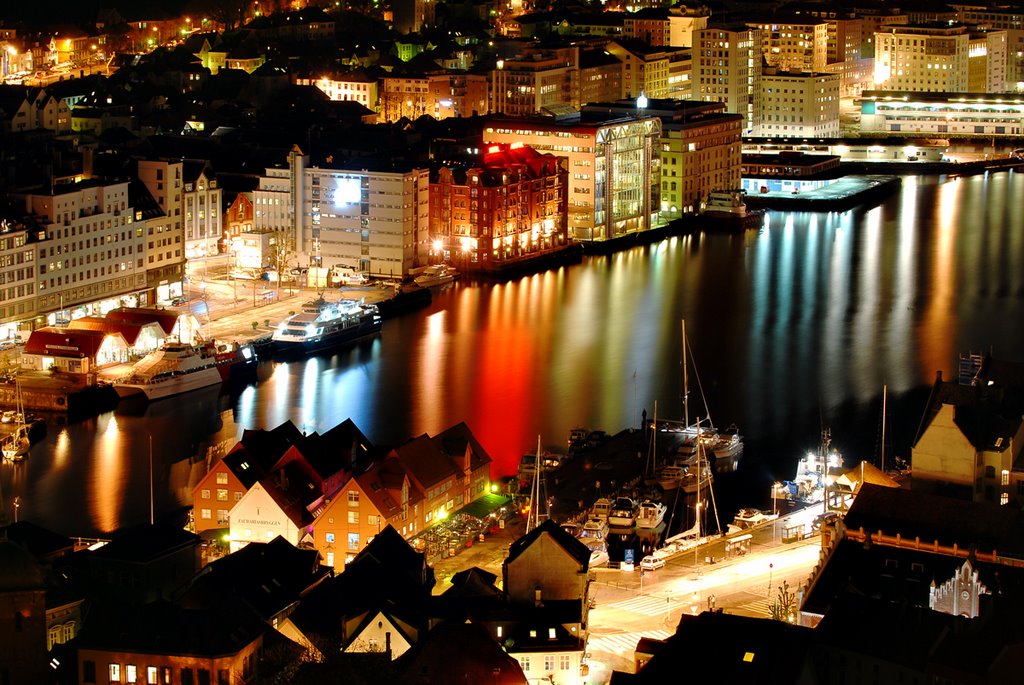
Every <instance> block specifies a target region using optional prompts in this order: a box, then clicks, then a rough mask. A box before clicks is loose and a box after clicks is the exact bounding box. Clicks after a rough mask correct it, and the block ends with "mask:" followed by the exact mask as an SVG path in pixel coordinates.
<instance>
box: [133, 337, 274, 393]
mask: <svg viewBox="0 0 1024 685" xmlns="http://www.w3.org/2000/svg"><path fill="white" fill-rule="evenodd" d="M239 364H243V365H247V366H248V365H252V366H255V364H256V353H255V352H254V351H253V349H252V347H251V346H249V345H242V346H228V345H218V344H216V343H213V342H211V343H207V344H205V345H199V346H196V345H189V344H187V343H182V342H168V343H165V344H164V346H163V347H161V348H160V349H158V350H156V351H154V352H151V353H150V354H148V355H146V356H145V357H143V358H142V359H141V360H140V361H139V362H137V363H136V364H135V366H134V367H132V371H131V373H130V374H129V375H128V376H126V377H124V378H122V379H120V380H118V381H116V382H115V383H114V389H115V390H116V391H117V394H118V396H120V397H128V396H131V395H137V394H139V393H142V394H144V395H145V396H146V398H147V399H149V400H160V399H163V398H165V397H172V396H174V395H180V394H181V393H183V392H188V391H189V390H198V389H199V388H206V387H209V386H211V385H217V384H218V383H223V382H224V381H226V380H228V379H229V378H230V377H231V375H232V367H234V366H236V365H239Z"/></svg>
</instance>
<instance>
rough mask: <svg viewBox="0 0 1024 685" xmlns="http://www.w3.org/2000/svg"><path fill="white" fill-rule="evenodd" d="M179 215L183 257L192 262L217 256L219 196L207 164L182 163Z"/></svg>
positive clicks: (220, 227)
mask: <svg viewBox="0 0 1024 685" xmlns="http://www.w3.org/2000/svg"><path fill="white" fill-rule="evenodd" d="M182 184H183V187H182V195H181V204H182V213H183V215H184V228H185V257H186V258H187V259H196V258H201V257H211V256H213V255H216V254H219V247H218V246H219V243H220V239H221V236H222V235H223V234H224V228H223V217H222V216H221V203H222V202H223V195H222V192H221V189H220V188H219V187H218V186H217V179H216V177H215V176H214V175H213V170H212V169H211V168H210V166H209V164H208V163H207V162H205V161H201V160H185V162H184V164H183V165H182Z"/></svg>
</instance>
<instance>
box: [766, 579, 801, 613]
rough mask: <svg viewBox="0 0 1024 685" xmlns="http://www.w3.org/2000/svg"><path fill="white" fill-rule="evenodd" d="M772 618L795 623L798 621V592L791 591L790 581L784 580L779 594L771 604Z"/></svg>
mask: <svg viewBox="0 0 1024 685" xmlns="http://www.w3.org/2000/svg"><path fill="white" fill-rule="evenodd" d="M771 609H772V618H773V619H775V620H776V621H784V622H786V623H793V622H795V621H796V594H795V593H793V592H790V591H789V583H788V582H786V581H782V585H781V586H780V587H779V596H778V597H777V598H776V599H775V601H774V602H773V603H772V606H771Z"/></svg>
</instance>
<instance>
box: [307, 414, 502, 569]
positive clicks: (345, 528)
mask: <svg viewBox="0 0 1024 685" xmlns="http://www.w3.org/2000/svg"><path fill="white" fill-rule="evenodd" d="M490 464H491V458H490V456H489V455H488V454H487V453H486V452H485V451H484V450H483V448H482V447H481V446H480V444H479V443H478V442H477V441H476V438H474V437H473V435H472V433H471V432H470V431H469V428H468V427H466V425H465V424H462V423H460V424H458V425H456V426H453V427H452V428H449V429H448V430H446V431H444V432H443V433H440V434H438V435H436V436H434V437H432V438H431V437H429V436H427V435H425V434H424V435H421V436H419V437H417V438H413V439H412V440H410V441H408V442H407V443H405V444H403V445H400V446H398V447H396V448H394V449H393V450H391V452H390V453H388V455H387V457H386V458H385V459H383V460H382V461H380V462H377V463H374V464H373V465H372V466H371V467H369V468H368V469H366V470H365V471H363V472H361V473H360V474H359V475H357V476H355V477H354V478H351V479H349V480H348V481H347V482H345V483H344V485H342V486H341V488H340V489H339V490H338V491H337V492H336V494H334V495H333V496H332V497H330V498H329V499H330V501H328V502H326V503H325V504H324V506H323V507H321V508H320V509H319V510H318V512H317V518H316V523H315V524H314V530H315V534H314V539H313V543H314V545H315V546H316V548H317V549H318V550H320V552H321V554H322V555H323V557H324V559H325V562H324V563H325V564H326V565H328V566H333V567H335V568H338V567H339V566H341V565H344V564H347V563H349V562H350V561H352V560H353V559H354V558H355V556H356V555H357V554H358V553H359V552H360V551H361V550H362V549H363V548H364V547H365V546H366V544H367V543H368V542H369V541H370V540H372V539H373V538H374V536H376V535H377V534H378V533H380V532H381V530H383V529H384V528H385V527H387V526H388V525H390V526H392V527H394V528H395V530H397V531H398V532H399V533H400V534H401V535H402V537H404V538H407V539H408V538H412V537H413V536H415V535H416V534H418V533H419V532H420V531H422V530H423V529H424V528H427V527H429V526H433V525H435V524H437V523H439V522H441V521H442V520H444V519H445V518H446V517H447V516H448V515H449V514H451V513H453V512H454V511H456V510H457V509H461V508H462V507H464V506H466V505H467V504H469V503H470V502H472V501H474V500H476V499H478V498H480V497H483V496H484V495H486V494H487V493H488V492H489V491H490Z"/></svg>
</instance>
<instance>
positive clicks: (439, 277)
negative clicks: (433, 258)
mask: <svg viewBox="0 0 1024 685" xmlns="http://www.w3.org/2000/svg"><path fill="white" fill-rule="evenodd" d="M458 275H459V273H458V272H457V271H456V270H455V269H453V268H451V267H450V266H448V265H447V264H435V265H434V266H428V267H427V268H425V269H423V271H421V272H420V275H419V276H417V277H416V278H414V279H412V282H413V283H415V284H416V285H418V286H420V287H421V288H433V287H436V286H439V285H445V284H447V283H451V282H452V281H454V280H455V279H456V278H457V277H458Z"/></svg>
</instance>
